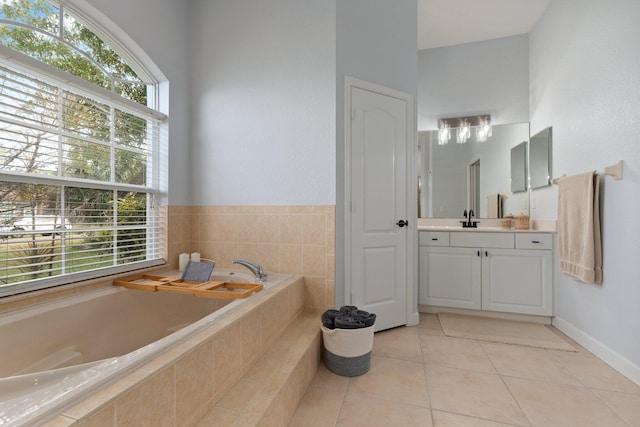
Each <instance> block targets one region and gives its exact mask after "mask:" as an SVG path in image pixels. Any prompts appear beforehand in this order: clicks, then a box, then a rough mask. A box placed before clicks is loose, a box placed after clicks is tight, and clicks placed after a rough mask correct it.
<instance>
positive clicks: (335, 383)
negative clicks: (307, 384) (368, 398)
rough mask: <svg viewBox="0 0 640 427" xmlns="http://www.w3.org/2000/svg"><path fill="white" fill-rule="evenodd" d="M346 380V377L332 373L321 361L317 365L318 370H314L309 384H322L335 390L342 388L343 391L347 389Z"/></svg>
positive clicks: (347, 380) (347, 379)
mask: <svg viewBox="0 0 640 427" xmlns="http://www.w3.org/2000/svg"><path fill="white" fill-rule="evenodd" d="M348 382H349V378H348V377H343V376H341V375H337V374H334V373H333V372H331V371H330V370H328V369H327V367H326V366H325V364H324V362H321V363H320V365H318V372H316V375H315V376H314V377H313V380H312V381H311V384H314V385H324V386H327V387H330V388H332V389H335V390H342V392H343V393H344V391H345V390H346V389H347V383H348Z"/></svg>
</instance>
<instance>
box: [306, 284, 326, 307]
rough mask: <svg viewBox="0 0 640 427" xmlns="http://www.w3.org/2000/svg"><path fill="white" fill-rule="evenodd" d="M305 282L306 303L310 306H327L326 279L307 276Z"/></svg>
mask: <svg viewBox="0 0 640 427" xmlns="http://www.w3.org/2000/svg"><path fill="white" fill-rule="evenodd" d="M304 284H305V286H304V288H305V293H304V295H305V305H306V306H307V307H309V308H314V309H324V308H325V306H326V300H325V298H326V292H325V280H324V279H323V278H314V277H305V278H304Z"/></svg>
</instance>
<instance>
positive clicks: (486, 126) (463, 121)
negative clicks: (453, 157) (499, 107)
mask: <svg viewBox="0 0 640 427" xmlns="http://www.w3.org/2000/svg"><path fill="white" fill-rule="evenodd" d="M472 127H474V128H476V141H477V142H484V141H486V140H487V138H489V137H491V136H492V131H491V116H490V115H488V114H484V115H480V116H469V117H452V118H449V119H440V120H439V122H438V144H440V145H445V144H447V143H448V142H449V141H450V140H451V134H452V131H453V129H455V130H456V141H457V142H458V144H464V143H466V142H467V141H468V140H469V138H471V128H472Z"/></svg>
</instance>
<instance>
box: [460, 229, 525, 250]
mask: <svg viewBox="0 0 640 427" xmlns="http://www.w3.org/2000/svg"><path fill="white" fill-rule="evenodd" d="M450 242H451V246H459V247H464V248H504V249H513V247H514V242H513V233H484V232H481V233H474V232H473V231H461V232H457V233H451V238H450Z"/></svg>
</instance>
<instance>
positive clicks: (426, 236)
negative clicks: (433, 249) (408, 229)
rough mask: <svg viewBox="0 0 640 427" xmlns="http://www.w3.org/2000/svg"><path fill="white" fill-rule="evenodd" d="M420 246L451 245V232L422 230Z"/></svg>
mask: <svg viewBox="0 0 640 427" xmlns="http://www.w3.org/2000/svg"><path fill="white" fill-rule="evenodd" d="M420 246H449V232H448V231H421V232H420Z"/></svg>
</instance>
